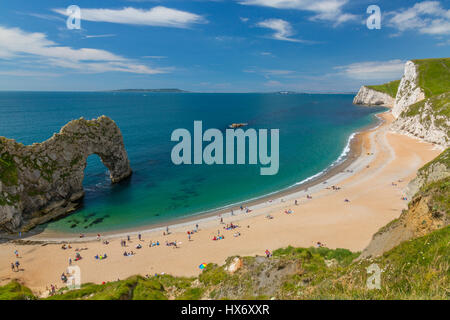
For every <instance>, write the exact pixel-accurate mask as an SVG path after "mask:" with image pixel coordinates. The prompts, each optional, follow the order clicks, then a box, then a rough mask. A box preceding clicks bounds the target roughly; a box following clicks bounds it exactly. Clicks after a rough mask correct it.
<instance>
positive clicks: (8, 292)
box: [0, 281, 35, 300]
mask: <svg viewBox="0 0 450 320" xmlns="http://www.w3.org/2000/svg"><path fill="white" fill-rule="evenodd" d="M32 299H35V296H34V295H33V293H32V292H31V290H30V289H28V288H27V287H24V286H22V285H21V284H20V283H18V282H17V281H11V282H10V283H9V284H7V285H6V286H3V287H0V300H32Z"/></svg>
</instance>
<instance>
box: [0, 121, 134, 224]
mask: <svg viewBox="0 0 450 320" xmlns="http://www.w3.org/2000/svg"><path fill="white" fill-rule="evenodd" d="M91 154H96V155H98V156H99V157H100V159H101V161H102V162H103V164H104V165H105V166H106V168H108V170H109V172H110V178H111V181H112V183H118V182H120V181H122V180H124V179H126V178H128V177H130V176H131V173H132V171H131V168H130V164H129V160H128V156H127V152H126V150H125V146H124V143H123V137H122V133H121V132H120V129H119V127H118V126H117V125H116V123H115V122H114V121H113V120H111V119H110V118H108V117H106V116H101V117H99V118H98V119H94V120H85V119H83V118H81V119H78V120H73V121H71V122H69V123H68V124H67V125H65V126H64V127H63V128H62V129H61V131H60V132H59V133H57V134H54V135H53V137H51V138H50V139H48V140H47V141H45V142H42V143H34V144H33V145H30V146H25V145H23V144H21V143H17V142H16V141H14V140H10V139H6V138H3V137H0V230H3V231H7V232H16V231H19V230H21V231H27V230H29V229H31V228H33V227H34V226H36V225H38V224H41V223H45V222H48V221H50V220H53V219H56V218H58V217H61V216H64V215H66V214H69V213H71V212H73V211H74V210H76V208H77V207H78V205H79V202H80V200H81V199H82V198H83V196H84V190H83V184H82V183H83V178H84V169H85V168H86V160H87V158H88V156H89V155H91Z"/></svg>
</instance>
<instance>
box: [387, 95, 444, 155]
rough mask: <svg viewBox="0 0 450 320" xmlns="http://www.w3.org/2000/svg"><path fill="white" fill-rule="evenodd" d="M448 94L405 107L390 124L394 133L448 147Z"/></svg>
mask: <svg viewBox="0 0 450 320" xmlns="http://www.w3.org/2000/svg"><path fill="white" fill-rule="evenodd" d="M448 110H450V92H447V93H444V94H441V95H438V96H435V97H432V98H429V99H426V100H423V101H420V102H418V103H416V104H414V105H411V106H406V108H405V110H404V111H403V112H402V113H401V114H400V115H399V117H398V118H397V120H396V121H395V122H394V123H393V124H392V129H393V130H394V131H396V132H399V133H403V134H408V135H412V136H415V137H417V138H420V139H422V140H424V141H427V142H431V143H435V144H438V145H440V146H443V147H449V146H450V118H449V117H448V115H447V113H448Z"/></svg>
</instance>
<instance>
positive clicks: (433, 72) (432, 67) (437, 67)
mask: <svg viewBox="0 0 450 320" xmlns="http://www.w3.org/2000/svg"><path fill="white" fill-rule="evenodd" d="M413 62H414V63H415V64H416V65H417V66H418V71H419V83H418V84H419V86H420V87H421V88H422V89H423V91H424V92H425V96H426V97H427V98H430V97H432V96H435V95H439V94H442V93H445V92H449V91H450V58H441V59H423V60H413Z"/></svg>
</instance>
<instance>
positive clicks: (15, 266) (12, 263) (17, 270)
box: [11, 261, 20, 272]
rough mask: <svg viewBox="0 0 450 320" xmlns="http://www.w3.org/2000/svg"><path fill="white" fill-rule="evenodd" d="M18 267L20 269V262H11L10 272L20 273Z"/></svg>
mask: <svg viewBox="0 0 450 320" xmlns="http://www.w3.org/2000/svg"><path fill="white" fill-rule="evenodd" d="M19 267H20V262H19V261H16V262H15V263H14V262H11V270H12V271H14V272H19V271H20V268H19Z"/></svg>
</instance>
